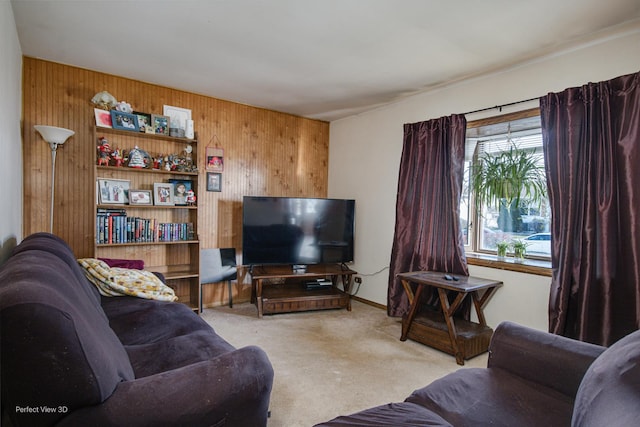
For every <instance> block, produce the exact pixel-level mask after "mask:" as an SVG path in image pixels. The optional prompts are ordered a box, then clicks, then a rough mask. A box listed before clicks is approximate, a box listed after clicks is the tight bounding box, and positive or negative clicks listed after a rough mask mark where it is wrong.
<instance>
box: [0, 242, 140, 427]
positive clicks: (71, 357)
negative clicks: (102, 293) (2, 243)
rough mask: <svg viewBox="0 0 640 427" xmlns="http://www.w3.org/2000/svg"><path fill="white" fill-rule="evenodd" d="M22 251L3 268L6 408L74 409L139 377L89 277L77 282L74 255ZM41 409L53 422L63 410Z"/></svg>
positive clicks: (0, 298)
mask: <svg viewBox="0 0 640 427" xmlns="http://www.w3.org/2000/svg"><path fill="white" fill-rule="evenodd" d="M31 243H32V242H30V243H29V244H30V245H31ZM31 246H33V245H31ZM22 249H24V248H21V250H19V251H17V253H16V254H15V255H13V256H12V257H11V258H9V260H8V261H7V262H6V263H5V264H4V265H3V266H2V269H0V325H1V328H2V334H1V336H2V343H0V347H1V358H2V359H1V360H2V364H1V365H2V400H3V406H4V407H5V408H13V407H16V406H20V407H24V406H30V407H41V406H43V405H44V406H47V407H57V406H65V407H66V408H68V410H69V411H72V410H73V409H75V408H78V407H82V406H87V405H95V404H98V403H100V402H103V401H104V400H105V399H107V398H108V397H109V396H110V395H111V394H112V393H113V391H114V390H115V388H116V386H117V385H118V383H120V382H121V381H125V380H131V379H133V378H134V375H133V369H132V367H131V364H130V363H129V358H128V356H127V353H126V351H125V349H124V347H123V346H122V344H121V343H120V341H119V340H118V338H117V337H116V335H115V334H114V333H113V331H112V330H111V328H109V325H108V322H107V319H106V316H105V314H104V312H103V311H102V310H101V309H100V307H99V306H98V308H96V306H95V305H94V304H93V303H92V302H91V301H90V293H87V292H86V288H87V282H86V279H85V278H84V277H82V280H83V283H79V282H78V276H77V275H76V274H74V271H73V266H74V264H75V266H76V267H77V264H76V263H75V260H74V262H73V263H67V262H60V259H61V257H60V256H59V255H60V254H57V255H54V254H53V253H51V252H50V251H43V250H39V249H32V250H22ZM63 256H64V255H63ZM78 268H79V267H78ZM88 286H91V285H90V284H88ZM43 384H46V387H43V386H42V385H43ZM37 415H39V418H38V421H39V422H42V421H47V420H48V421H49V423H52V421H53V420H55V419H56V418H59V417H60V416H62V415H64V414H61V413H60V412H57V413H53V414H51V417H50V419H49V417H48V416H44V415H43V414H37ZM12 416H15V417H20V416H21V415H20V414H13V415H12ZM32 425H33V424H32Z"/></svg>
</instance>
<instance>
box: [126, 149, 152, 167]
mask: <svg viewBox="0 0 640 427" xmlns="http://www.w3.org/2000/svg"><path fill="white" fill-rule="evenodd" d="M148 159H149V155H148V154H147V153H146V152H145V151H144V150H141V149H139V148H138V146H136V147H135V148H134V149H133V150H131V151H130V152H129V165H128V166H129V167H130V168H136V169H144V168H146V167H147V164H148Z"/></svg>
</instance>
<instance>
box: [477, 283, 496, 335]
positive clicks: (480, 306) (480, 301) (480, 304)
mask: <svg viewBox="0 0 640 427" xmlns="http://www.w3.org/2000/svg"><path fill="white" fill-rule="evenodd" d="M496 289H497V288H489V289H487V290H486V291H485V292H484V294H483V295H482V298H479V297H478V291H475V292H473V293H472V295H471V297H472V299H473V305H474V307H475V308H476V314H477V315H478V322H479V323H480V324H481V325H482V326H487V321H486V319H485V317H484V307H485V305H487V302H488V301H489V298H490V297H491V294H493V292H494V291H495V290H496Z"/></svg>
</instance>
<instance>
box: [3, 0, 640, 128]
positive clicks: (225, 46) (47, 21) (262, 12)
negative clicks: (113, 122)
mask: <svg viewBox="0 0 640 427" xmlns="http://www.w3.org/2000/svg"><path fill="white" fill-rule="evenodd" d="M11 3H12V6H13V11H14V16H15V21H16V26H17V29H18V37H19V40H20V44H21V48H22V53H23V54H24V55H26V56H30V57H35V58H41V59H46V60H50V61H55V62H60V63H64V64H70V65H74V66H78V67H82V68H87V69H91V70H97V71H102V72H105V73H109V74H115V75H119V76H124V77H128V78H132V79H136V80H141V81H145V82H149V83H155V84H159V85H163V86H168V87H173V88H176V89H181V90H185V91H190V92H194V93H199V94H204V95H208V96H212V97H216V98H221V99H227V100H231V101H235V102H240V103H244V104H249V105H252V106H256V107H264V108H268V109H271V110H276V111H281V112H287V113H291V114H295V115H299V116H304V117H310V118H316V119H320V120H327V121H331V120H335V119H338V118H341V117H346V116H349V115H352V114H357V113H359V112H362V111H366V110H370V109H372V108H375V107H378V106H380V105H384V104H388V103H391V102H394V101H397V100H399V99H402V98H403V97H406V96H408V95H411V94H415V93H418V92H423V91H427V90H429V89H432V88H435V87H438V86H441V85H444V84H447V83H451V82H455V81H459V80H462V79H465V78H469V77H473V76H478V75H482V74H486V73H490V72H495V71H497V70H500V69H504V68H507V67H511V66H514V65H516V64H518V63H522V62H524V61H529V60H532V59H535V58H537V57H540V56H544V55H549V54H552V53H554V52H557V51H559V50H566V49H572V48H575V47H576V46H579V45H580V44H583V43H589V42H591V41H592V40H593V39H597V38H600V37H608V36H609V35H610V34H611V33H612V32H616V31H620V28H626V27H628V26H629V23H631V24H632V25H633V26H634V27H635V28H637V25H636V23H637V22H638V21H639V20H640V0H606V1H603V0H535V1H533V0H531V1H524V0H483V1H478V0H449V1H446V0H314V1H311V0H155V1H152V0H74V1H71V0H11ZM97 89H100V90H102V89H106V90H109V88H97ZM112 93H113V92H112ZM113 95H115V96H116V98H118V94H117V93H113ZM119 100H122V99H119ZM124 101H126V99H125V100H124Z"/></svg>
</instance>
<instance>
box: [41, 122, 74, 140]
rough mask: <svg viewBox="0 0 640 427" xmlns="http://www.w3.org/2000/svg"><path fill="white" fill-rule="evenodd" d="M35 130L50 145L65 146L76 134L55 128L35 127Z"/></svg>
mask: <svg viewBox="0 0 640 427" xmlns="http://www.w3.org/2000/svg"><path fill="white" fill-rule="evenodd" d="M34 128H35V129H36V130H37V131H38V132H40V135H42V138H43V139H44V140H45V141H47V142H48V143H49V144H64V143H65V142H66V141H67V139H69V137H70V136H71V135H74V134H75V132H74V131H72V130H69V129H65V128H59V127H55V126H43V125H35V126H34Z"/></svg>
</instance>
